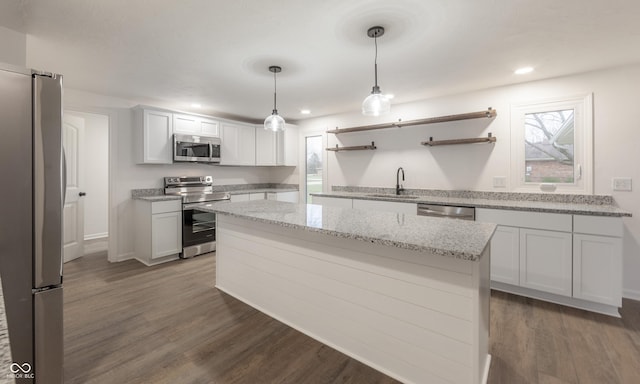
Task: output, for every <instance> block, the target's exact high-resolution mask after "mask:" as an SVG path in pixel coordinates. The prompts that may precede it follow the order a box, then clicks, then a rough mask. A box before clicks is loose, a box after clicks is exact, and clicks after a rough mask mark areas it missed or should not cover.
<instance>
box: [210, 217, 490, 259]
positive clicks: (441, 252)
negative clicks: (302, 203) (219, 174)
mask: <svg viewBox="0 0 640 384" xmlns="http://www.w3.org/2000/svg"><path fill="white" fill-rule="evenodd" d="M214 210H215V209H214ZM216 213H217V214H220V215H226V216H231V217H236V218H240V219H247V220H251V221H255V222H260V223H265V224H276V225H279V226H281V227H284V228H292V229H302V230H305V231H307V232H316V233H322V234H326V235H331V236H335V237H340V238H343V239H353V240H358V241H364V242H366V243H371V244H379V245H385V246H389V247H395V248H401V249H407V250H410V251H418V252H428V253H433V254H435V255H438V256H444V257H452V258H456V259H460V260H465V261H478V260H479V259H480V255H481V254H482V253H480V255H477V254H475V253H469V252H457V251H450V250H446V249H440V248H433V247H426V246H421V245H416V244H410V243H406V242H402V241H394V240H385V239H380V238H377V237H371V236H364V235H359V234H355V233H348V232H340V231H332V230H329V229H322V228H314V227H309V226H306V225H300V224H293V223H286V222H283V221H280V220H273V219H266V218H263V217H255V216H250V215H244V214H239V213H231V212H225V211H218V210H216ZM487 244H488V243H487ZM483 251H484V249H483Z"/></svg>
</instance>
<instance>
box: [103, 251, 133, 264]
mask: <svg viewBox="0 0 640 384" xmlns="http://www.w3.org/2000/svg"><path fill="white" fill-rule="evenodd" d="M131 259H135V257H134V253H133V252H127V253H121V254H119V255H117V256H116V259H115V260H109V261H111V262H114V263H117V262H120V261H126V260H131Z"/></svg>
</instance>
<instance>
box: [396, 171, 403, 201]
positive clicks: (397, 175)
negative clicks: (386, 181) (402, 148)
mask: <svg viewBox="0 0 640 384" xmlns="http://www.w3.org/2000/svg"><path fill="white" fill-rule="evenodd" d="M400 171H402V181H404V169H402V167H400V168H398V171H397V172H396V195H399V194H400V192H401V191H404V188H402V185H400Z"/></svg>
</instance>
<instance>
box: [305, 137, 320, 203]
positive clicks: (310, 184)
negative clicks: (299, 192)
mask: <svg viewBox="0 0 640 384" xmlns="http://www.w3.org/2000/svg"><path fill="white" fill-rule="evenodd" d="M306 159H307V161H306V165H305V168H306V174H307V196H306V198H307V203H309V202H311V196H310V195H309V194H310V193H315V192H322V136H310V137H307V140H306Z"/></svg>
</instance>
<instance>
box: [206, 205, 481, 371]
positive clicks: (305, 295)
mask: <svg viewBox="0 0 640 384" xmlns="http://www.w3.org/2000/svg"><path fill="white" fill-rule="evenodd" d="M272 203H276V202H272ZM240 204H244V205H243V206H242V207H243V208H247V209H246V211H247V212H251V211H253V212H256V211H261V212H264V207H265V205H264V204H266V203H265V202H244V203H232V204H227V205H225V208H223V209H227V210H233V208H232V207H233V206H234V205H235V206H238V205H240ZM256 204H261V205H256ZM279 204H288V203H279ZM290 205H291V206H292V207H295V210H296V211H297V213H298V214H299V213H300V210H301V209H302V208H301V207H307V208H309V207H312V208H311V209H309V210H308V212H313V213H314V214H311V215H309V217H308V220H309V224H310V226H311V227H313V226H318V221H322V220H323V219H324V220H325V221H331V220H332V219H330V217H333V218H334V219H335V214H336V213H340V212H341V211H344V212H346V211H347V210H342V209H340V208H334V207H330V208H326V207H319V206H311V205H310V206H305V205H297V204H290ZM251 207H254V208H251ZM255 207H259V208H255ZM280 207H282V205H281V206H280ZM214 209H215V207H214ZM318 209H319V210H320V211H318ZM323 209H324V212H323ZM348 211H349V212H350V215H352V214H353V212H361V211H358V210H348ZM308 212H307V213H308ZM362 212H364V211H362ZM220 213H221V212H218V219H217V223H218V224H217V225H218V230H217V256H216V257H217V261H216V264H217V268H216V287H217V288H218V289H220V290H222V291H224V292H227V293H228V294H230V295H232V296H234V297H236V298H238V299H240V300H242V301H244V302H245V303H247V304H249V305H251V306H252V307H255V308H257V309H258V310H260V311H262V312H264V313H266V314H268V315H270V316H272V317H273V318H275V319H277V320H279V321H281V322H283V323H285V324H288V325H290V326H291V327H293V328H295V329H297V330H299V331H301V332H303V333H305V334H307V335H309V336H311V337H313V338H315V339H317V340H319V341H321V342H323V343H325V344H327V345H329V346H331V347H333V348H335V349H337V350H339V351H341V352H343V353H345V354H347V355H349V356H352V357H354V358H356V359H358V360H360V361H362V362H363V363H365V364H367V365H369V366H371V367H373V368H375V369H378V370H380V371H381V372H384V373H386V374H388V375H389V376H391V377H394V378H396V379H398V380H400V381H403V382H405V383H483V382H486V378H487V375H488V368H489V363H490V356H489V355H488V329H489V252H490V250H489V247H488V246H486V247H482V248H480V249H481V251H480V253H479V254H478V255H476V257H475V258H474V259H473V260H469V259H464V258H457V257H453V256H443V255H441V254H435V253H434V252H426V251H424V250H423V251H417V250H413V249H404V248H399V247H395V246H389V245H384V244H379V243H374V242H367V241H362V239H350V238H346V237H340V236H334V235H332V234H330V233H323V232H318V231H309V230H305V229H301V228H296V227H295V226H292V225H289V224H291V223H288V224H286V223H285V225H282V223H280V225H279V224H278V223H271V222H265V221H256V220H252V219H249V218H243V217H239V216H238V215H226V214H224V212H222V213H223V214H220ZM385 214H386V213H385ZM291 215H295V213H292V214H291ZM399 215H402V214H399ZM285 216H286V215H285ZM396 216H397V214H392V213H388V214H386V215H382V216H379V218H380V217H388V218H390V219H391V218H393V220H394V221H395V220H396ZM422 219H429V218H418V217H416V216H413V217H412V218H410V219H409V218H408V217H407V220H417V221H416V222H417V223H422V224H424V225H437V223H438V220H433V219H431V220H427V221H425V222H423V221H420V220H422ZM285 220H288V219H285ZM294 221H295V220H294ZM439 221H440V222H442V220H439ZM414 224H415V223H414ZM398 225H400V224H399V223H398ZM474 225H480V224H474ZM320 226H322V224H320ZM486 228H489V227H485V229H486ZM493 228H494V227H491V229H490V233H489V234H488V237H487V239H486V241H487V243H488V240H489V239H490V237H491V234H492V233H493ZM307 229H308V228H307ZM414 229H415V228H414ZM437 231H438V229H435V232H436V233H437Z"/></svg>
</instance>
